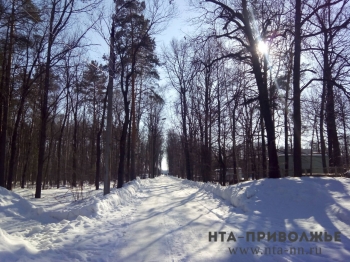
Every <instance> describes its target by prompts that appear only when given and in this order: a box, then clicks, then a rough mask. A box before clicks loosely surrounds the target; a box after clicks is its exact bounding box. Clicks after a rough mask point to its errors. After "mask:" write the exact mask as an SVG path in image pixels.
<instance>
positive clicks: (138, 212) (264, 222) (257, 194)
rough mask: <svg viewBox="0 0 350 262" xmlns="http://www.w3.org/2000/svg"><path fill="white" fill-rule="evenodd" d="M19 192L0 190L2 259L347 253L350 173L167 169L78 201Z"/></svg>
mask: <svg viewBox="0 0 350 262" xmlns="http://www.w3.org/2000/svg"><path fill="white" fill-rule="evenodd" d="M14 191H15V192H10V191H7V190H6V189H4V188H0V261H2V262H3V261H133V262H134V261H162V262H163V261H350V179H347V178H301V179H300V178H285V179H274V180H270V179H264V180H258V181H249V182H245V183H241V184H239V185H234V186H230V187H227V188H224V187H220V186H215V185H211V184H203V183H198V182H192V181H187V180H180V179H177V178H173V177H167V176H161V177H158V178H156V179H146V180H140V179H137V180H135V181H132V182H130V183H128V184H127V185H126V186H125V187H124V188H123V189H120V190H116V189H113V190H112V192H111V194H109V195H108V196H106V197H104V196H103V195H102V190H99V191H92V192H91V194H90V195H87V196H88V197H87V198H85V199H83V200H79V201H74V202H72V201H71V200H72V199H71V195H69V192H70V191H68V189H65V188H62V189H50V190H44V191H43V192H42V196H43V198H41V199H35V198H33V190H32V189H15V190H14ZM60 196H61V197H60ZM253 236H254V241H253V239H252V237H253ZM330 236H332V239H331V238H330ZM284 237H285V238H286V240H285V241H283V240H284ZM268 238H270V239H268ZM215 240H216V241H215ZM222 240H223V241H222ZM326 240H327V241H326Z"/></svg>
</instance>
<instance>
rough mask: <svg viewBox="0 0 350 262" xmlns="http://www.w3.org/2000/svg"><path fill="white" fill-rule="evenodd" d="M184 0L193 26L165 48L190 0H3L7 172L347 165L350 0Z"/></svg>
mask: <svg viewBox="0 0 350 262" xmlns="http://www.w3.org/2000/svg"><path fill="white" fill-rule="evenodd" d="M186 1H187V2H188V3H189V5H190V6H191V10H189V11H188V12H191V14H193V15H192V16H191V19H190V20H189V21H187V22H188V24H189V26H191V28H194V30H193V31H192V33H191V34H187V35H186V36H185V37H181V38H177V37H176V35H174V38H173V39H172V40H171V41H169V43H168V45H167V46H165V47H163V48H162V49H161V52H157V51H156V41H155V38H156V37H157V36H158V35H159V34H160V33H161V32H164V31H166V30H167V28H168V25H169V23H173V21H175V18H176V17H177V16H178V15H179V13H178V12H177V5H181V4H182V3H183V1H161V0H147V1H138V0H114V1H113V2H111V4H112V6H113V8H112V11H111V12H107V11H106V10H107V8H105V6H107V5H108V4H109V2H108V1H103V0H0V45H1V46H2V48H1V49H0V78H1V80H0V94H1V95H0V121H1V122H0V131H1V132H0V186H2V187H6V188H7V189H8V190H12V189H13V188H14V187H17V186H20V187H26V186H28V187H29V186H32V187H35V189H36V191H35V197H36V198H40V197H41V190H43V189H45V188H48V187H57V188H59V187H60V186H63V185H64V186H70V187H78V186H82V185H83V184H84V183H89V184H94V185H95V188H96V189H99V187H100V183H101V182H104V193H105V194H107V193H109V188H110V182H111V181H112V182H113V183H112V185H114V186H115V187H118V188H120V187H122V186H123V184H125V183H127V182H128V181H131V180H133V179H135V178H136V177H138V176H139V177H141V178H146V177H149V178H152V177H156V176H158V175H159V174H160V173H161V161H162V159H163V158H166V159H167V163H168V168H169V173H170V174H171V175H173V176H178V177H181V178H187V179H189V180H195V181H204V182H209V181H212V182H218V183H220V184H221V185H226V184H227V183H229V182H232V181H227V175H226V174H227V173H228V171H229V170H230V172H231V170H233V171H232V172H233V173H234V174H237V172H242V174H243V176H244V178H245V179H248V178H249V179H250V178H251V179H260V178H280V177H284V176H295V177H301V176H302V175H303V174H304V173H308V172H310V170H309V171H307V170H305V169H304V168H303V166H302V156H303V155H308V156H311V158H312V156H313V155H320V159H321V165H322V172H321V173H324V174H327V173H331V174H335V175H341V174H343V173H344V172H345V171H346V170H348V169H349V162H350V160H349V152H348V151H349V145H348V143H349V142H348V141H349V139H350V137H349V134H348V133H349V125H350V115H349V114H350V104H349V102H350V100H349V99H350V86H349V84H350V83H349V76H350V71H349V69H350V64H349V61H350V34H349V30H350V26H349V24H350V3H349V0H303V1H302V0H295V1H276V0H250V1H248V0H186ZM107 2H108V3H107ZM94 34H99V35H100V37H101V39H103V41H105V44H106V45H107V46H108V48H109V53H107V54H104V55H103V57H99V58H96V57H92V56H91V55H90V52H89V50H90V49H91V48H92V46H93V44H92V39H91V38H92V37H93V35H94ZM160 72H163V73H162V75H161V74H160ZM160 80H162V81H163V82H165V84H160ZM170 93H173V94H176V95H175V97H176V99H175V100H174V101H168V100H167V96H168V94H170ZM165 123H169V124H168V125H169V126H168V127H167V129H165ZM311 170H312V168H311ZM282 171H283V172H282ZM311 172H312V171H311ZM234 182H237V181H234Z"/></svg>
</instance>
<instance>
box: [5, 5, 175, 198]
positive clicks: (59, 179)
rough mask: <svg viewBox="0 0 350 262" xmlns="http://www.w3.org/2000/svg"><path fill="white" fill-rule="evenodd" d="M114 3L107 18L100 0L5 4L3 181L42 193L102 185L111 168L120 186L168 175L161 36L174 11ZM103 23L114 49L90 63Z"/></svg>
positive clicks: (152, 6) (10, 185)
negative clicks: (163, 170)
mask: <svg viewBox="0 0 350 262" xmlns="http://www.w3.org/2000/svg"><path fill="white" fill-rule="evenodd" d="M114 6H115V7H114V10H113V12H112V13H113V14H112V16H111V18H110V19H108V17H107V18H106V17H105V16H103V15H102V14H103V9H102V7H101V2H99V1H76V0H52V1H40V0H38V1H34V0H32V1H31V0H11V1H7V0H2V1H1V2H0V44H1V47H2V48H1V52H0V77H1V86H0V93H1V97H0V119H1V122H0V127H1V134H0V151H1V153H0V154H1V155H0V186H2V187H6V188H7V189H9V190H11V189H12V188H13V186H14V185H16V184H17V183H18V182H20V183H21V186H22V187H24V186H25V185H26V184H28V183H29V184H31V185H35V187H36V193H35V197H36V198H40V197H41V190H42V189H43V188H45V187H47V186H53V185H56V186H57V187H59V186H60V185H67V183H68V184H69V185H70V186H73V187H76V186H78V185H82V184H83V183H84V181H89V183H95V187H96V189H99V183H100V181H102V179H103V176H102V175H103V174H107V175H106V177H107V179H106V181H108V182H109V181H110V179H112V180H114V181H115V184H116V185H117V186H118V187H121V186H122V185H123V183H124V182H127V181H129V180H130V179H134V178H135V177H136V176H145V175H150V176H155V175H157V173H158V172H159V168H160V161H161V158H162V154H163V152H162V147H161V145H162V139H163V138H162V135H161V129H162V123H163V121H162V119H163V117H162V108H163V105H164V100H163V98H162V97H161V93H160V92H159V88H157V82H156V81H157V79H158V78H159V76H158V73H157V70H156V67H157V65H158V64H159V61H158V58H157V56H156V54H155V41H154V36H155V35H156V34H157V33H158V32H159V30H160V29H161V28H160V27H161V26H164V24H165V23H166V22H167V21H168V19H169V18H170V17H171V16H172V15H173V13H174V9H173V6H172V5H169V4H168V3H163V2H162V1H158V0H152V1H149V2H148V6H147V5H146V4H145V2H141V1H137V0H125V1H124V0H116V1H114ZM104 23H105V24H104ZM78 24H80V26H77V25H78ZM101 25H102V26H106V27H107V28H108V29H109V35H110V37H109V39H106V41H107V42H108V44H109V47H110V53H109V54H108V55H106V56H105V57H104V61H105V63H102V64H100V63H98V62H96V61H91V62H88V61H90V59H89V57H88V56H87V55H88V50H89V48H90V46H91V43H92V39H89V37H88V36H89V33H90V32H95V35H96V34H97V33H96V29H98V28H100V29H101ZM93 30H95V31H93ZM98 33H100V34H101V35H104V32H103V31H102V30H101V31H99V32H98ZM90 35H93V34H91V33H90ZM111 160H112V161H111ZM109 187H110V185H109V184H108V186H105V190H107V192H109Z"/></svg>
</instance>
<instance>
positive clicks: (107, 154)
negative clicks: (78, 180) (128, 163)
mask: <svg viewBox="0 0 350 262" xmlns="http://www.w3.org/2000/svg"><path fill="white" fill-rule="evenodd" d="M114 34H115V24H114V18H113V19H112V28H111V36H110V43H109V45H110V46H109V63H108V73H109V75H108V86H107V95H108V107H107V125H106V146H105V154H104V158H105V175H104V188H103V194H104V195H107V194H109V193H110V166H111V164H110V161H111V139H112V110H113V104H112V103H113V79H114V74H115V54H114V44H115V35H114ZM95 183H96V182H95Z"/></svg>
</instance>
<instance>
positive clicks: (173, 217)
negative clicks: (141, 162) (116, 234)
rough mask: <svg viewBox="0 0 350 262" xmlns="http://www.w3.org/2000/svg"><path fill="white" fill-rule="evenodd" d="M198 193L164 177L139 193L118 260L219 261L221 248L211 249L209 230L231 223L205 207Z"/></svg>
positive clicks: (116, 255) (117, 253)
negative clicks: (224, 221)
mask: <svg viewBox="0 0 350 262" xmlns="http://www.w3.org/2000/svg"><path fill="white" fill-rule="evenodd" d="M197 192H198V190H197V189H192V188H184V187H183V185H182V184H181V183H180V182H179V181H176V180H172V179H169V178H165V177H164V178H162V179H158V180H157V182H156V183H152V184H151V185H150V186H149V187H148V188H147V189H146V190H144V192H142V193H141V194H139V201H138V202H137V204H136V206H135V212H133V213H132V215H131V218H130V221H129V224H128V225H127V227H126V228H125V232H126V233H125V236H124V238H123V239H122V241H123V244H122V245H121V246H120V252H116V254H115V257H116V261H216V260H217V259H218V258H220V257H221V254H217V253H218V252H220V250H215V249H214V250H212V249H210V248H209V242H208V230H210V229H211V228H213V229H214V225H215V227H216V228H222V227H227V226H225V224H224V223H223V221H222V220H221V219H220V218H219V217H218V216H217V215H215V213H213V212H211V210H210V209H208V208H207V207H205V206H204V204H205V203H204V202H203V199H200V197H199V196H198V195H197ZM209 249H210V250H209ZM213 251H217V252H213ZM222 251H224V250H222ZM225 252H228V251H226V250H225Z"/></svg>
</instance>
